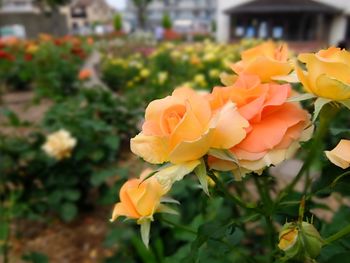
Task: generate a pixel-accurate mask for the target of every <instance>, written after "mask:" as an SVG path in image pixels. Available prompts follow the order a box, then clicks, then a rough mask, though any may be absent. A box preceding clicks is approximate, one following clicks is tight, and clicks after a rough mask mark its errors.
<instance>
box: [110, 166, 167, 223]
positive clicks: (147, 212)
mask: <svg viewBox="0 0 350 263" xmlns="http://www.w3.org/2000/svg"><path fill="white" fill-rule="evenodd" d="M151 172H152V170H150V169H147V170H145V171H143V172H142V174H141V176H140V179H130V180H129V181H127V182H126V183H125V184H124V185H123V186H122V188H121V189H120V193H119V198H120V202H119V203H117V204H116V205H115V206H114V210H113V215H112V219H111V221H115V220H116V219H117V218H118V217H119V216H125V217H128V218H132V219H144V218H152V217H153V214H154V213H155V212H157V209H158V208H159V206H160V202H161V197H162V196H164V194H165V193H166V191H165V189H164V188H163V187H162V186H161V185H160V184H159V183H158V180H157V179H156V177H154V176H153V177H150V178H149V179H146V180H145V181H143V178H145V177H146V176H147V175H148V174H150V173H151Z"/></svg>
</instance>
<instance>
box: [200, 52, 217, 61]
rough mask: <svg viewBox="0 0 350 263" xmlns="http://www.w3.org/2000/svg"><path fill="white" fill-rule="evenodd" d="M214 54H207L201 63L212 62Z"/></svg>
mask: <svg viewBox="0 0 350 263" xmlns="http://www.w3.org/2000/svg"><path fill="white" fill-rule="evenodd" d="M215 58H216V57H215V54H214V53H213V52H210V53H207V54H205V55H204V57H203V61H205V62H212V61H214V60H215Z"/></svg>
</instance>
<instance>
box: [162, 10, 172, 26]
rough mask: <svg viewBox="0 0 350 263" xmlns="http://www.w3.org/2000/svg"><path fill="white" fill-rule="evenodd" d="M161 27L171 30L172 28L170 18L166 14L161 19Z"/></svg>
mask: <svg viewBox="0 0 350 263" xmlns="http://www.w3.org/2000/svg"><path fill="white" fill-rule="evenodd" d="M162 26H163V28H165V29H171V28H172V27H173V24H172V22H171V18H170V16H169V14H168V13H165V14H164V15H163V18H162Z"/></svg>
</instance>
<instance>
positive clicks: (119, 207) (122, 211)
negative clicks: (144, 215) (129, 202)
mask: <svg viewBox="0 0 350 263" xmlns="http://www.w3.org/2000/svg"><path fill="white" fill-rule="evenodd" d="M120 216H125V217H131V218H132V217H134V216H133V214H130V213H129V211H128V209H126V207H125V205H124V204H123V203H117V204H116V205H115V206H114V208H113V213H112V218H111V221H115V220H117V219H118V217H120Z"/></svg>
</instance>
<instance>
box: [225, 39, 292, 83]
mask: <svg viewBox="0 0 350 263" xmlns="http://www.w3.org/2000/svg"><path fill="white" fill-rule="evenodd" d="M232 70H233V71H234V72H236V73H237V74H238V75H241V74H252V75H257V76H259V77H260V79H261V81H262V82H268V81H270V80H271V79H272V78H273V77H278V76H285V75H288V74H289V73H290V72H291V71H292V66H291V64H290V63H289V62H288V46H287V45H286V44H282V45H280V46H278V47H277V46H276V44H275V43H274V42H272V41H268V42H265V43H262V44H260V45H258V46H256V47H253V48H251V49H248V50H245V51H243V52H242V60H241V61H239V62H237V63H235V64H233V65H232Z"/></svg>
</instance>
